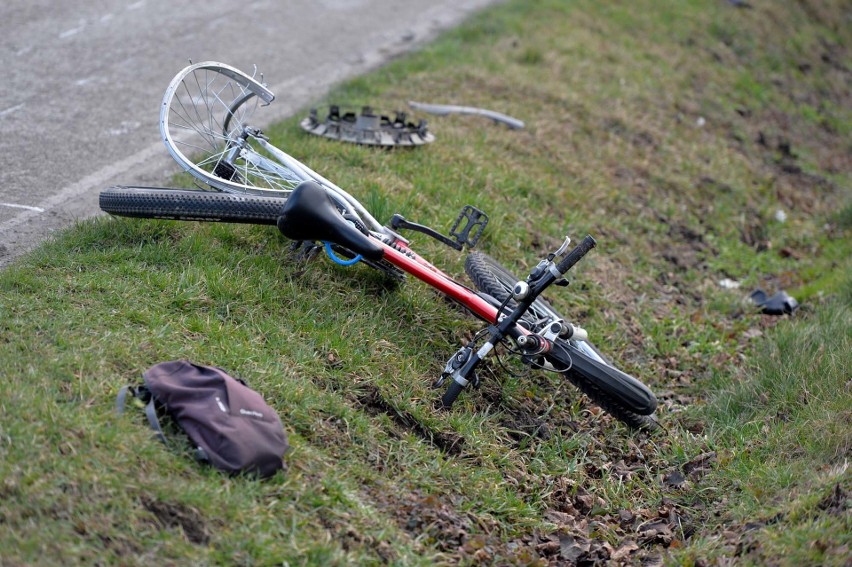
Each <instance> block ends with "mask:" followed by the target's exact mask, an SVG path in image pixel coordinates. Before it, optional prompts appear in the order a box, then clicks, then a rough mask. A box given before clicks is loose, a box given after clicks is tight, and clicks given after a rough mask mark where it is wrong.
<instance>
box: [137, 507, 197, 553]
mask: <svg viewBox="0 0 852 567" xmlns="http://www.w3.org/2000/svg"><path fill="white" fill-rule="evenodd" d="M140 502H141V503H142V506H144V507H145V509H146V510H148V511H149V512H151V514H153V515H154V518H155V520H156V524H157V525H158V526H159V527H161V528H165V529H169V530H173V529H175V528H180V529H181V530H182V531H183V533H184V535H186V538H187V539H188V540H189V541H190V542H192V543H194V544H197V545H206V544H207V543H208V542H209V541H210V534H209V533H208V531H207V526H206V525H205V522H204V518H203V517H202V515H201V513H200V512H199V511H198V510H196V509H195V508H192V507H189V506H186V505H184V504H174V503H170V502H163V501H161V500H154V499H152V498H148V497H146V496H143V497H142V498H141V499H140Z"/></svg>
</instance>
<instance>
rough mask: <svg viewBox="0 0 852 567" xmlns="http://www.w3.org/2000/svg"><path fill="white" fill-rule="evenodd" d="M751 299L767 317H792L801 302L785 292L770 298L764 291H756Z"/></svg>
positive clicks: (782, 291)
mask: <svg viewBox="0 0 852 567" xmlns="http://www.w3.org/2000/svg"><path fill="white" fill-rule="evenodd" d="M749 297H750V298H751V300H752V301H753V302H754V304H755V305H757V306H758V307H760V308H761V311H762V312H763V313H765V314H767V315H790V314H791V313H793V311H795V310H796V309H797V308H798V307H799V302H798V301H796V300H795V299H794V298H793V297H791V296H790V295H788V294H787V292H786V291H784V290H781V291H779V292H778V293H776V294H775V295H773V296H772V297H769V296H768V295H767V293H766V292H765V291H763V290H762V289H756V290H754V291H753V292H751V295H750V296H749Z"/></svg>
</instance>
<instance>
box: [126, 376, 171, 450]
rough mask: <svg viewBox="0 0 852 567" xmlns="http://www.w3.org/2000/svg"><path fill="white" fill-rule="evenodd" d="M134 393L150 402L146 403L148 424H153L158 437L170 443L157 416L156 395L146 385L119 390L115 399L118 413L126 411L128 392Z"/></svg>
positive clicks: (139, 398) (152, 427)
mask: <svg viewBox="0 0 852 567" xmlns="http://www.w3.org/2000/svg"><path fill="white" fill-rule="evenodd" d="M128 393H129V394H130V395H132V396H133V397H134V398H136V399H138V400H141V401H142V402H146V401H147V402H148V403H147V404H146V405H145V417H147V418H148V424H149V425H150V426H151V429H153V430H154V433H156V435H157V438H158V439H159V440H160V441H162V442H163V443H165V444H166V445H168V441H167V440H166V435H165V434H164V433H163V428H162V427H161V426H160V420H159V419H158V418H157V408H156V404H155V403H154V396H152V395H151V392H150V390H148V388H146V387H145V386H138V387H133V386H130V385H128V386H124V387H122V388H121V390H119V391H118V397H117V398H116V400H115V411H116V413H118V415H121V414H123V413H124V408H125V406H126V405H127V394H128Z"/></svg>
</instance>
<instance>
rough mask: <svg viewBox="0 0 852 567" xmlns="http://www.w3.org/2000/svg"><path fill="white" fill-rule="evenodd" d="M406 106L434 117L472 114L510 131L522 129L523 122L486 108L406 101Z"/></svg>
mask: <svg viewBox="0 0 852 567" xmlns="http://www.w3.org/2000/svg"><path fill="white" fill-rule="evenodd" d="M408 106H410V107H411V108H413V109H415V110H422V111H423V112H428V113H429V114H434V115H436V116H446V115H447V114H474V115H477V116H485V117H486V118H490V119H491V120H493V121H495V122H500V123H502V124H505V125H506V126H508V127H509V128H511V129H512V130H520V129H521V128H523V127H524V122H523V121H522V120H518V119H517V118H512V117H511V116H507V115H505V114H503V113H501V112H496V111H494V110H488V109H486V108H476V107H474V106H454V105H451V104H428V103H425V102H414V101H413V100H410V101H408Z"/></svg>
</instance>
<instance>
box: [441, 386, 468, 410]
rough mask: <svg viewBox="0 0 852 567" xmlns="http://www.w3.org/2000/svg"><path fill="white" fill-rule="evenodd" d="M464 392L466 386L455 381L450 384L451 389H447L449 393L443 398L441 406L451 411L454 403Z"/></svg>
mask: <svg viewBox="0 0 852 567" xmlns="http://www.w3.org/2000/svg"><path fill="white" fill-rule="evenodd" d="M462 390H464V386H462V385H461V384H459V383H458V382H456V381H455V380H453V381H452V382H450V387H449V388H447V391H446V392H445V393H444V395H443V396H442V397H441V406H442V407H443V408H444V409H450V408H451V407H452V405H453V402H455V401H456V398H458V397H459V394H461V392H462Z"/></svg>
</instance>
